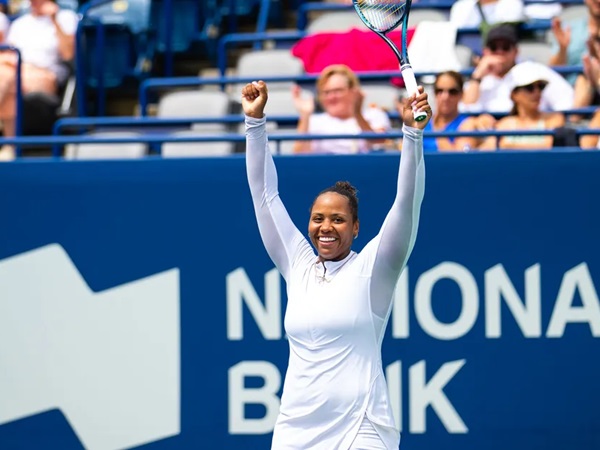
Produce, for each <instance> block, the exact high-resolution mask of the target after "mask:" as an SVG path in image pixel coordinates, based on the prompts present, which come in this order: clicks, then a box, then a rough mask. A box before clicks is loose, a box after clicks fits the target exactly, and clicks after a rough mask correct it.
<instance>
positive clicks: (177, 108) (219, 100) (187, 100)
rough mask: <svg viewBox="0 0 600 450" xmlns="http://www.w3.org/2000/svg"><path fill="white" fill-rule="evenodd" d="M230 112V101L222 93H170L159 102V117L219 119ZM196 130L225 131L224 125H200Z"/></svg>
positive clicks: (199, 90) (195, 91)
mask: <svg viewBox="0 0 600 450" xmlns="http://www.w3.org/2000/svg"><path fill="white" fill-rule="evenodd" d="M229 112H230V101H229V97H228V96H227V94H226V93H224V92H222V91H208V90H207V91H205V90H201V89H196V90H185V91H174V92H169V93H167V94H165V95H163V96H162V97H161V99H160V100H159V102H158V110H157V116H158V117H165V118H166V117H171V118H176V117H219V116H225V115H227V114H229ZM192 128H193V129H195V130H200V129H202V130H213V131H219V130H220V131H224V130H226V129H227V125H226V124H224V123H215V124H208V123H206V124H205V123H198V124H194V125H193V126H192Z"/></svg>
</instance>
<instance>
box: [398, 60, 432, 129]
mask: <svg viewBox="0 0 600 450" xmlns="http://www.w3.org/2000/svg"><path fill="white" fill-rule="evenodd" d="M400 71H401V72H402V79H403V80H404V86H406V91H407V92H408V95H413V94H418V92H419V89H418V87H417V79H416V78H415V73H414V72H413V70H412V67H411V66H410V64H404V65H403V66H400ZM414 118H415V120H416V121H417V122H422V121H423V120H425V119H427V113H426V112H425V111H415V112H414Z"/></svg>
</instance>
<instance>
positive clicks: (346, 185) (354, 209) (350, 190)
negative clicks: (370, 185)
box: [311, 181, 358, 222]
mask: <svg viewBox="0 0 600 450" xmlns="http://www.w3.org/2000/svg"><path fill="white" fill-rule="evenodd" d="M327 192H335V193H336V194H340V195H343V196H344V197H346V198H347V199H348V203H350V212H351V213H352V220H354V221H355V222H357V221H358V197H357V196H356V193H357V192H358V190H357V189H356V188H355V187H354V186H352V185H351V184H350V182H348V181H337V182H336V183H335V185H334V186H329V187H328V188H326V189H323V190H322V191H321V192H319V195H317V197H315V201H316V199H317V198H319V197H320V196H321V195H323V194H325V193H327ZM315 201H313V205H314V204H315ZM311 210H312V205H311Z"/></svg>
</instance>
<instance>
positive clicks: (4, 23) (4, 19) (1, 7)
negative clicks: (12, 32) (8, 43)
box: [0, 0, 10, 44]
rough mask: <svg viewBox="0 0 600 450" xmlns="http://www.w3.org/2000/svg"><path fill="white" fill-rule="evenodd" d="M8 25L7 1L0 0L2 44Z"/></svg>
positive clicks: (0, 40)
mask: <svg viewBox="0 0 600 450" xmlns="http://www.w3.org/2000/svg"><path fill="white" fill-rule="evenodd" d="M9 26H10V20H9V19H8V5H7V2H6V0H0V44H4V40H5V39H6V34H7V32H8V27H9Z"/></svg>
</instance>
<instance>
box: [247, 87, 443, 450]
mask: <svg viewBox="0 0 600 450" xmlns="http://www.w3.org/2000/svg"><path fill="white" fill-rule="evenodd" d="M267 97H268V92H267V85H266V84H265V83H264V82H262V81H259V82H254V83H249V84H247V85H246V86H244V88H243V89H242V105H243V109H244V113H245V115H246V145H247V147H246V168H247V173H248V182H249V184H250V191H251V194H252V199H253V203H254V209H255V213H256V218H257V221H258V227H259V230H260V234H261V237H262V240H263V243H264V245H265V247H266V250H267V252H268V253H269V256H270V257H271V259H272V260H273V262H274V263H275V265H276V267H277V269H278V270H279V271H280V272H281V274H282V276H283V278H284V279H285V281H286V283H287V297H288V304H287V310H286V314H285V321H284V324H285V330H286V333H287V336H288V338H289V346H290V358H289V365H288V369H287V374H286V378H285V383H284V387H283V395H282V398H281V407H280V411H279V416H278V418H277V422H276V424H275V430H274V433H273V442H272V447H271V448H272V450H292V449H293V450H309V449H310V450H359V449H360V450H397V449H398V445H399V443H400V435H399V432H398V430H397V429H396V427H395V423H394V418H393V415H392V408H391V405H390V401H389V398H388V390H387V385H386V382H385V378H384V373H383V367H382V362H381V343H382V340H383V336H384V332H385V328H386V325H387V322H388V318H389V315H390V310H391V305H392V293H393V291H394V288H395V286H396V282H397V281H398V278H399V277H400V273H401V272H402V270H403V268H404V266H405V264H406V261H407V260H408V257H409V255H410V253H411V251H412V248H413V245H414V243H415V239H416V235H417V228H418V223H419V212H420V207H421V201H422V199H423V193H424V185H425V167H424V162H423V137H422V135H423V132H422V129H423V128H424V127H425V125H426V124H427V122H428V121H429V119H430V118H431V107H430V106H429V103H428V102H427V94H425V93H423V88H422V87H419V88H418V95H412V96H411V97H409V98H408V99H407V100H406V101H405V102H404V108H403V112H402V117H403V119H404V126H403V128H402V130H403V132H404V141H403V149H402V155H401V158H400V168H399V174H398V183H397V192H396V198H395V200H394V203H393V205H392V206H391V209H390V211H389V212H388V214H387V217H386V219H385V221H384V223H383V225H382V227H381V229H380V231H379V233H378V234H377V236H375V237H374V238H373V239H372V240H371V241H370V242H369V243H368V244H367V245H366V246H365V247H364V248H363V249H362V251H360V252H359V253H356V252H355V251H353V250H352V249H351V247H352V242H353V240H354V238H356V236H357V235H358V232H359V220H358V199H357V197H356V189H355V188H354V187H353V186H352V185H351V184H350V183H348V182H346V181H341V182H337V183H336V184H335V185H334V186H331V187H329V188H327V189H325V190H323V191H322V192H321V193H319V194H318V195H317V197H316V198H315V200H314V202H313V204H312V207H311V210H310V218H309V222H308V239H307V238H306V237H305V235H304V234H303V233H302V232H301V231H300V230H299V229H298V228H296V226H295V225H294V224H293V223H292V220H291V219H290V216H289V215H288V213H287V211H286V209H285V207H284V205H283V203H282V201H281V199H280V197H279V192H278V186H277V183H278V182H277V173H276V170H275V164H274V161H273V158H272V157H271V152H270V150H269V147H268V144H267V133H266V128H265V121H266V118H265V114H264V109H265V105H266V104H267ZM413 108H414V109H415V110H416V111H425V112H426V114H427V118H426V120H424V121H421V122H416V121H415V120H414V116H413ZM374 176H377V175H376V174H374ZM311 244H312V245H311Z"/></svg>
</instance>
